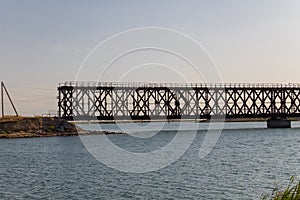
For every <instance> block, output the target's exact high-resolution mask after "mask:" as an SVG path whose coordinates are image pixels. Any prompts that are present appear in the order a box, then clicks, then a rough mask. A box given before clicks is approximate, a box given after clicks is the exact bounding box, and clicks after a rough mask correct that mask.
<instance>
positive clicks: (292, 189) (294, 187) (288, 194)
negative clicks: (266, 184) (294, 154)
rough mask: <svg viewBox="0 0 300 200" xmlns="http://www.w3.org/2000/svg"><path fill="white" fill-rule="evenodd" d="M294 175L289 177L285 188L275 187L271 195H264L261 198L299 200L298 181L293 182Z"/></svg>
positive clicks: (265, 199) (264, 199) (299, 189)
mask: <svg viewBox="0 0 300 200" xmlns="http://www.w3.org/2000/svg"><path fill="white" fill-rule="evenodd" d="M294 180H295V177H294V176H292V177H291V178H290V182H289V184H288V186H287V187H286V189H285V190H283V191H281V190H279V189H278V188H275V189H274V190H273V192H272V194H271V195H264V196H263V197H262V200H268V199H270V200H300V182H298V183H297V184H294Z"/></svg>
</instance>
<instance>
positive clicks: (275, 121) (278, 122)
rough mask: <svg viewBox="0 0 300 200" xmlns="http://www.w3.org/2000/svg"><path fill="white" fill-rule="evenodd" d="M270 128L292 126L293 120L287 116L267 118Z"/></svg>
mask: <svg viewBox="0 0 300 200" xmlns="http://www.w3.org/2000/svg"><path fill="white" fill-rule="evenodd" d="M267 127H268V128H291V121H290V120H288V119H287V118H270V119H268V120H267Z"/></svg>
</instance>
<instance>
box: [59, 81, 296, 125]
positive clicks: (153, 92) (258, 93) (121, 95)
mask: <svg viewBox="0 0 300 200" xmlns="http://www.w3.org/2000/svg"><path fill="white" fill-rule="evenodd" d="M58 93H59V95H58V99H59V101H58V109H59V116H60V117H62V118H65V119H67V120H73V119H75V120H164V119H168V120H169V119H195V120H196V119H209V118H211V117H212V116H215V117H222V118H223V117H225V118H273V117H280V118H286V117H300V84H199V83H198V84H171V83H169V84H166V83H165V84H159V83H103V82H99V83H91V82H66V83H63V84H60V85H59V87H58Z"/></svg>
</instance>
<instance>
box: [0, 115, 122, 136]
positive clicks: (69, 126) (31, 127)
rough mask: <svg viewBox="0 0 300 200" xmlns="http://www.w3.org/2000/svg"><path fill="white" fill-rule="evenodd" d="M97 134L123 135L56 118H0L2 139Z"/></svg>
mask: <svg viewBox="0 0 300 200" xmlns="http://www.w3.org/2000/svg"><path fill="white" fill-rule="evenodd" d="M95 134H122V133H115V132H106V131H86V130H82V129H81V128H79V127H77V126H76V125H75V124H73V123H70V122H68V121H66V120H64V119H61V118H56V117H4V118H0V139H1V138H7V139H10V138H32V137H55V136H78V135H95Z"/></svg>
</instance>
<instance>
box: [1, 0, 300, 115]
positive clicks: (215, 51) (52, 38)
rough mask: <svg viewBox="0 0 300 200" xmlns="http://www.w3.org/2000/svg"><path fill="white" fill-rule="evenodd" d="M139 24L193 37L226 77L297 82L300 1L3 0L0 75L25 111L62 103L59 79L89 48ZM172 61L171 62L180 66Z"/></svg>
mask: <svg viewBox="0 0 300 200" xmlns="http://www.w3.org/2000/svg"><path fill="white" fill-rule="evenodd" d="M140 27H162V28H170V29H174V30H177V31H180V32H183V33H185V34H187V35H189V36H190V37H192V38H194V39H195V40H197V41H198V42H199V43H200V44H201V45H202V46H203V47H204V48H205V49H206V50H207V51H208V52H209V54H210V56H211V58H212V59H213V61H214V62H215V63H216V64H217V66H218V68H219V71H220V74H221V76H222V78H223V80H224V82H276V83H289V82H297V83H298V82H300V68H299V67H300V1H298V0H281V1H279V0H256V1H255V0H223V1H221V0H207V1H200V0H195V1H191V0H187V1H174V0H169V1H168V0H163V1H162V0H157V1H153V0H152V1H141V0H135V1H131V0H120V1H114V0H108V1H92V0H90V1H83V0H81V1H76V0H69V1H67V0H66V1H61V0H48V1H46V0H44V1H43V0H35V1H32V0H23V1H21V0H18V1H17V0H0V79H1V80H3V81H5V83H6V85H7V87H8V89H9V91H10V92H11V95H12V97H13V99H14V101H15V103H16V107H17V108H18V110H19V112H20V114H22V115H33V114H42V113H47V112H48V110H57V100H56V99H55V98H56V95H57V93H56V88H57V85H58V83H59V82H64V81H66V80H74V79H75V76H76V73H77V70H78V68H79V66H80V64H81V63H82V62H83V60H84V58H85V57H86V56H87V54H88V53H89V52H90V51H91V49H92V48H93V47H95V46H96V45H97V44H98V43H99V42H101V41H103V40H105V39H106V38H107V37H109V36H111V35H113V34H116V33H118V32H121V31H124V30H128V29H132V28H140ZM153 37H154V36H153ZM149 38H150V39H153V40H154V38H151V35H149ZM176 42H177V41H176V40H174V44H176ZM128 43H130V41H128ZM121 46H122V47H124V44H120V49H121ZM125 46H126V44H125ZM113 48H119V46H118V45H117V46H114V47H113ZM190 51H191V52H190V53H191V54H195V55H196V53H195V52H193V49H192V48H191V50H190ZM151 55H152V54H151ZM153 55H154V54H153ZM160 56H161V57H160V58H161V59H165V61H167V60H169V58H168V57H167V56H165V55H160ZM100 57H101V55H100ZM104 57H105V56H104ZM136 57H139V58H140V57H142V58H145V57H147V55H142V54H141V55H136ZM136 57H135V58H136ZM149 58H151V56H148V57H147V59H146V60H147V62H149V63H150V62H151V59H149ZM175 61H176V59H173V62H170V63H168V65H178V66H179V65H180V61H178V63H175ZM153 62H155V63H157V62H158V61H157V57H156V59H154V61H153ZM94 64H95V63H94ZM135 64H136V65H137V64H141V63H135ZM100 65H101V64H99V66H98V67H99V69H96V70H95V72H97V73H96V74H97V75H98V73H99V71H101V70H102V68H103V66H100ZM125 65H127V66H129V65H131V63H130V62H127V61H126V60H123V62H120V63H119V64H118V65H116V66H115V67H114V69H112V70H110V71H108V72H107V73H109V74H108V77H109V75H113V74H116V73H117V72H118V71H119V72H120V73H121V72H122V73H126V70H125V71H124V69H125V67H124V68H122V66H125ZM178 66H177V67H178ZM160 67H161V68H163V67H162V66H153V67H152V68H151V67H147V66H144V68H143V70H141V69H142V68H140V69H139V70H136V72H132V74H131V75H128V74H127V75H128V76H127V78H126V79H125V78H124V80H129V81H130V80H131V79H132V80H133V79H134V77H135V76H134V74H135V73H138V74H139V75H141V76H139V77H143V74H145V77H147V78H148V79H149V80H150V81H151V79H152V78H151V77H153V80H156V79H155V78H154V77H159V76H158V75H160V76H161V77H163V74H167V71H168V70H166V69H167V68H164V69H162V71H161V73H157V69H158V68H160ZM171 67H172V66H171ZM179 67H181V69H183V70H184V68H185V66H184V65H180V66H179ZM122 70H123V71H122ZM158 71H159V70H158ZM122 73H121V74H119V75H118V76H121V75H122ZM94 74H95V73H94ZM170 74H172V73H171V72H170ZM190 74H191V76H192V73H190ZM124 76H125V75H124ZM95 77H96V76H92V74H91V77H89V76H85V79H87V80H95ZM113 78H114V76H111V78H110V79H108V80H112V81H113ZM188 78H189V77H188ZM159 80H162V78H161V79H159ZM164 80H169V79H164ZM191 80H193V81H194V79H193V78H192V77H191ZM133 81H134V80H133ZM200 81H202V80H200ZM200 81H199V82H200ZM7 112H8V114H9V113H11V109H10V108H9V107H7Z"/></svg>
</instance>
